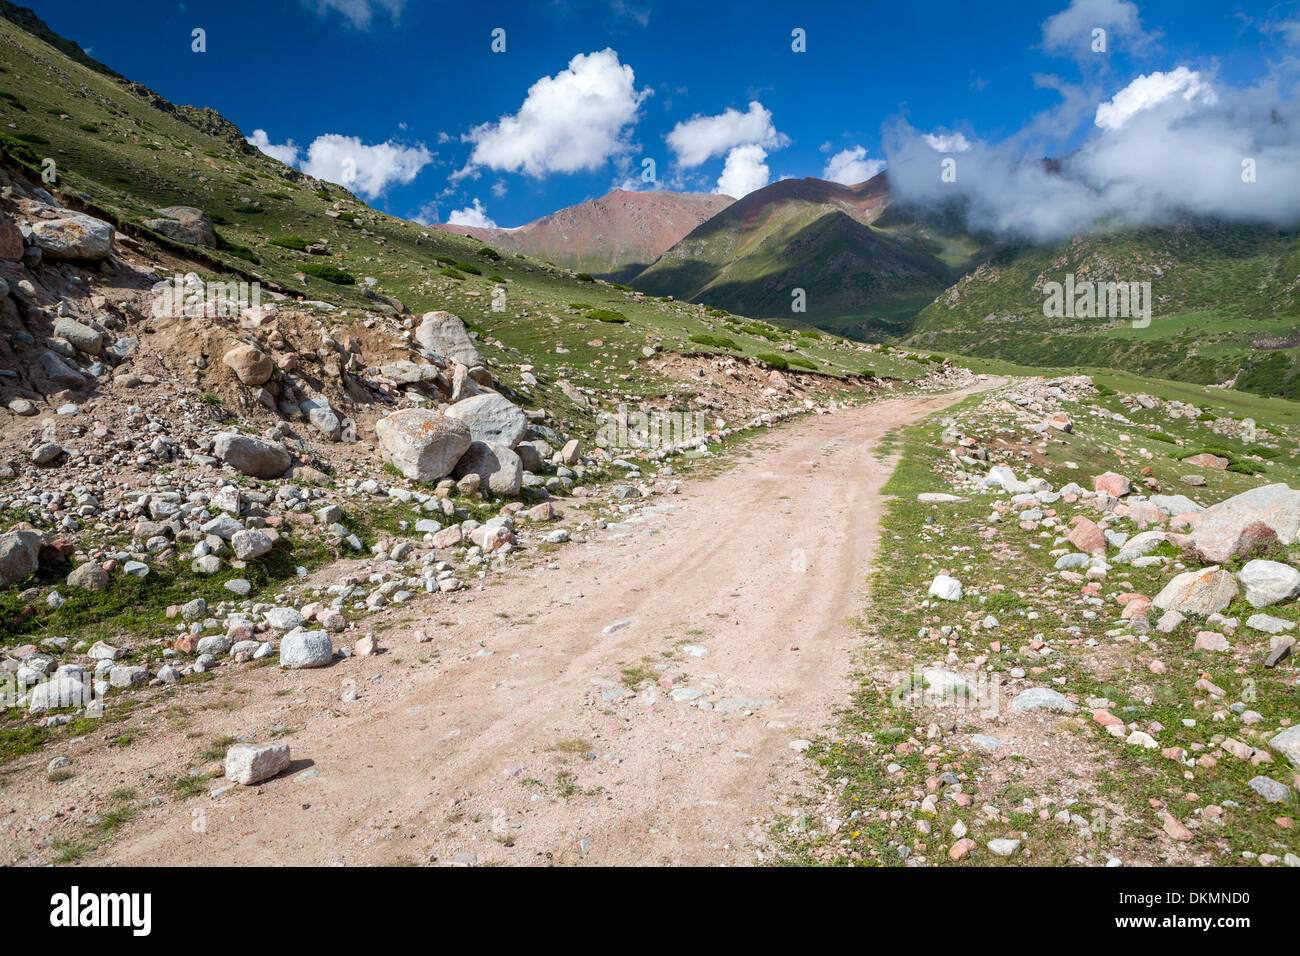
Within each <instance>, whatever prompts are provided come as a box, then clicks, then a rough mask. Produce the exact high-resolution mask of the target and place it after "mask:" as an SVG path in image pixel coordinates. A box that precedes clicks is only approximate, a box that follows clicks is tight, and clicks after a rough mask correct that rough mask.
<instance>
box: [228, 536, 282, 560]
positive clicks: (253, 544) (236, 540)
mask: <svg viewBox="0 0 1300 956" xmlns="http://www.w3.org/2000/svg"><path fill="white" fill-rule="evenodd" d="M274 546H275V542H274V541H272V540H271V536H270V535H269V534H267V533H266V532H265V531H258V530H257V529H255V528H246V529H244V530H243V531H237V532H235V534H234V535H233V536H232V537H231V539H230V547H231V548H232V549H233V550H234V552H235V557H236V558H238V559H239V560H241V561H250V560H252V559H253V558H260V557H261V556H262V555H264V554H267V553H268V552H270V550H271V549H272V548H273V547H274Z"/></svg>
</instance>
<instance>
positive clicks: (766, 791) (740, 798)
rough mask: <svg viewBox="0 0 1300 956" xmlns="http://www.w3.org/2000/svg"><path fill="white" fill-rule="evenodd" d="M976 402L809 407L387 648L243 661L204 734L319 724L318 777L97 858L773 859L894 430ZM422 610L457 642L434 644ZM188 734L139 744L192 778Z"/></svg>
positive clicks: (158, 823)
mask: <svg viewBox="0 0 1300 956" xmlns="http://www.w3.org/2000/svg"><path fill="white" fill-rule="evenodd" d="M983 387H991V386H983ZM966 394H969V391H968V392H959V393H953V394H948V395H933V396H923V397H907V398H894V399H887V400H882V401H880V402H877V403H874V404H871V405H867V406H863V407H860V408H853V409H843V410H840V411H838V412H836V413H835V414H831V415H825V416H819V417H804V418H802V419H799V420H798V421H796V422H795V423H793V424H791V425H787V426H784V427H782V428H779V429H777V430H775V431H773V432H772V433H771V434H770V435H766V436H764V437H763V438H762V439H759V440H757V442H756V443H755V444H754V445H752V446H750V447H751V448H752V449H753V455H752V457H751V458H749V459H748V460H742V461H739V462H737V463H735V464H734V466H732V467H730V468H729V469H728V470H727V471H726V472H725V473H723V474H721V475H719V476H717V477H713V478H708V479H702V480H699V481H695V482H688V483H687V484H686V485H685V487H684V490H683V493H682V494H680V495H676V496H666V497H663V498H658V499H652V500H651V502H650V504H651V505H652V506H656V505H673V506H676V507H675V510H671V511H663V512H644V513H643V514H644V515H645V517H644V518H643V519H642V520H640V521H638V522H636V523H634V524H633V525H632V530H630V531H607V532H604V533H602V534H599V535H596V536H593V537H592V540H591V541H590V542H588V543H586V544H573V545H569V546H567V547H566V548H565V549H564V550H563V551H562V552H560V553H559V554H558V555H557V556H556V559H555V563H554V566H555V567H556V568H557V570H548V569H546V568H545V567H542V566H540V565H539V566H536V567H533V568H529V569H520V570H518V571H515V572H509V573H507V575H506V576H505V577H504V578H503V579H502V583H500V584H497V585H494V586H491V587H489V588H487V589H486V590H485V591H483V592H474V597H473V600H471V601H463V602H461V603H458V604H449V603H448V602H446V600H445V599H443V600H442V601H439V600H438V599H436V598H435V599H432V600H428V601H418V602H416V603H414V604H412V605H409V606H407V607H405V608H403V609H401V614H402V616H403V617H418V618H421V620H419V621H417V622H415V623H410V624H408V625H405V626H399V627H395V628H393V629H391V630H387V631H384V632H382V643H383V646H384V647H385V649H386V653H384V654H382V655H380V656H378V657H374V658H354V659H352V660H349V661H343V662H339V663H336V664H335V665H334V666H332V667H330V668H327V669H324V670H319V671H295V672H282V671H280V670H279V669H278V668H265V669H260V670H254V671H249V672H247V673H245V674H243V675H239V677H238V680H239V681H240V682H241V685H246V686H249V687H251V689H252V691H253V692H252V693H251V694H248V695H246V698H245V700H246V701H247V702H246V703H245V705H244V706H242V707H241V709H240V710H239V711H237V712H234V713H231V712H217V713H213V712H204V713H203V714H201V715H200V716H199V717H198V718H197V720H198V723H197V724H196V726H194V727H192V728H190V732H191V733H193V732H195V731H201V732H203V733H205V734H231V735H236V734H249V733H256V734H257V737H258V739H267V736H268V733H269V729H270V727H272V726H274V725H284V726H292V727H295V728H297V731H296V733H295V734H294V735H293V736H291V737H289V738H287V739H289V741H290V744H291V748H292V751H293V754H294V757H295V758H296V763H295V767H294V768H293V771H295V772H292V774H291V775H289V774H287V775H284V776H282V777H280V778H277V779H275V780H272V781H267V782H266V783H264V784H263V785H261V786H260V787H257V788H236V789H234V790H232V791H230V792H228V793H226V794H225V795H223V796H221V797H219V798H215V799H213V798H211V797H208V796H203V797H198V798H195V799H192V800H189V801H185V802H177V801H167V802H165V803H164V804H162V805H161V806H159V807H155V808H150V809H148V810H147V811H145V812H143V813H142V814H141V815H140V817H139V818H138V819H137V820H136V821H135V822H133V823H132V824H130V825H129V826H128V827H126V828H125V829H124V830H123V831H122V834H121V837H120V839H119V840H118V841H117V842H116V844H115V845H113V846H112V847H106V848H104V849H103V850H102V851H100V852H99V853H97V854H95V857H94V858H93V862H100V863H103V862H108V861H114V862H121V863H143V864H163V865H168V864H172V865H195V864H200V865H201V864H218V863H220V864H235V865H238V864H277V863H297V864H332V863H342V864H349V865H350V864H367V863H388V862H398V861H401V862H413V863H425V862H429V861H430V860H432V859H436V860H437V861H439V862H457V861H459V862H471V861H473V862H478V863H486V862H503V863H512V864H530V863H540V864H546V863H564V864H665V863H672V864H748V863H753V862H757V861H759V860H760V859H762V852H763V850H764V848H765V845H766V834H765V826H766V821H768V820H770V818H771V816H772V815H773V814H775V813H777V812H780V810H781V809H782V806H783V804H782V800H783V799H784V798H785V797H786V796H788V795H789V794H791V793H794V792H796V791H798V790H799V789H800V788H801V787H802V785H803V783H804V776H803V774H804V771H803V768H802V761H801V758H800V756H799V754H798V753H797V752H796V751H795V750H794V749H792V748H791V743H792V742H793V741H795V740H796V739H798V738H800V737H803V736H812V735H814V734H816V733H818V732H819V731H821V730H822V729H823V728H824V727H825V726H826V725H827V723H828V722H829V721H830V719H831V715H832V711H833V709H834V708H835V707H836V706H838V705H841V704H843V703H844V701H845V700H846V699H847V695H848V694H849V693H850V691H851V686H850V674H851V668H852V665H851V654H852V651H853V649H854V647H855V646H856V642H857V637H856V635H855V634H854V633H853V632H852V630H851V628H850V627H849V626H848V625H847V623H846V620H847V619H848V618H850V617H852V616H853V615H855V614H857V613H859V611H860V610H861V609H862V606H863V602H864V591H865V575H866V572H867V570H868V568H869V565H870V562H871V559H872V557H873V555H874V553H875V547H876V536H877V533H878V529H877V521H878V517H879V514H880V510H881V507H882V504H883V502H884V499H883V497H882V496H881V494H880V489H881V487H882V486H883V484H884V482H885V480H886V479H887V478H888V476H889V473H890V471H891V470H892V468H893V464H894V463H893V461H892V460H888V459H882V458H881V457H879V456H878V454H877V445H878V443H879V442H880V440H881V439H882V438H883V437H884V436H885V435H886V433H888V432H889V431H890V430H892V429H894V428H896V427H898V426H901V425H907V424H910V423H912V422H914V421H916V420H918V419H920V418H922V417H924V416H926V415H930V414H933V413H935V412H938V411H940V410H942V409H943V408H945V407H947V406H949V405H951V404H953V403H955V402H956V401H958V400H960V398H962V397H963V396H964V395H966ZM795 549H803V550H804V551H805V553H806V570H805V571H803V572H802V573H800V572H798V571H796V570H794V569H793V566H792V552H793V551H794V550H795ZM503 615H504V617H503ZM447 619H451V620H454V622H455V626H454V627H438V626H436V622H437V621H439V620H447ZM625 621H626V622H630V623H628V624H626V625H625V626H623V627H620V628H616V629H613V630H611V632H610V633H608V634H606V633H604V631H605V630H606V629H607V628H610V626H611V625H617V624H620V623H622V622H625ZM420 626H423V627H425V629H426V630H428V631H429V632H430V633H432V634H433V637H434V641H433V643H429V644H420V643H417V642H416V638H415V636H414V631H415V629H416V628H417V627H420ZM687 644H689V645H693V646H695V647H699V648H703V649H705V650H706V651H707V655H705V656H692V654H691V653H690V652H689V651H687V650H683V645H687ZM792 648H797V649H792ZM434 649H436V650H437V651H438V652H439V654H438V657H437V658H436V659H433V660H427V658H429V657H430V656H431V655H432V652H433V650H434ZM420 658H425V659H426V661H421V660H420ZM645 659H648V661H649V663H646V661H645ZM655 663H659V664H665V665H667V666H666V669H665V670H664V671H663V672H662V676H663V678H664V679H661V680H660V682H659V684H657V685H654V686H649V687H644V688H642V689H641V690H639V691H636V692H634V691H629V690H628V689H627V688H626V687H625V686H624V684H623V683H622V682H621V679H620V678H621V671H622V670H624V669H626V668H634V667H637V666H644V667H646V668H647V672H648V673H651V674H654V675H655V676H660V672H659V671H658V670H655V669H654V668H653V664H655ZM376 676H377V677H378V679H377V680H376V679H372V678H375V677H376ZM674 677H675V678H676V683H675V684H670V683H669V680H668V679H669V678H674ZM347 680H351V681H355V686H356V687H357V688H358V691H359V698H358V699H357V700H355V701H352V702H342V701H340V699H339V692H340V688H341V686H342V684H343V682H344V681H347ZM674 690H677V691H681V690H687V691H688V692H689V693H694V692H697V691H698V692H701V694H702V696H701V697H700V698H698V699H697V700H693V701H676V700H672V699H670V693H671V692H672V691H674ZM679 696H680V695H679ZM701 700H704V701H708V702H709V703H708V706H709V707H710V708H711V709H702V708H701V707H700V706H699V702H700V701H701ZM178 737H179V734H173V735H172V736H171V738H170V740H169V739H168V738H166V737H165V736H160V737H159V738H157V739H146V740H139V741H137V743H136V744H134V745H133V746H132V748H131V751H132V753H131V759H132V762H133V763H134V764H135V765H137V766H151V767H152V772H153V773H155V775H156V776H164V777H165V776H167V775H168V768H173V769H171V770H170V774H172V775H174V773H175V772H176V770H175V769H174V768H175V765H176V760H177V758H176V750H177V739H178ZM87 759H90V758H89V757H88V758H87ZM105 759H106V760H111V759H112V757H107V758H105ZM303 770H310V771H311V772H310V773H306V774H303V772H302V771H303ZM217 783H218V784H219V783H220V781H217ZM196 810H201V811H202V814H201V816H202V819H203V825H202V827H196V826H194V820H195V819H196V816H198V815H197V814H196V813H195V811H196ZM196 830H197V831H199V832H196ZM87 862H92V860H90V859H88V861H87Z"/></svg>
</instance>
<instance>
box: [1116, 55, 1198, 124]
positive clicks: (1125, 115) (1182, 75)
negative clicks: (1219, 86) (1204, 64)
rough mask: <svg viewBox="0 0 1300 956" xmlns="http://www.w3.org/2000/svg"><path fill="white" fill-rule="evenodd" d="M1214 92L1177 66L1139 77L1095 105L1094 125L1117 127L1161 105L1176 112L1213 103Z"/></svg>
mask: <svg viewBox="0 0 1300 956" xmlns="http://www.w3.org/2000/svg"><path fill="white" fill-rule="evenodd" d="M1218 101H1219V97H1218V94H1216V93H1215V92H1214V87H1212V86H1211V85H1210V84H1209V83H1208V82H1206V81H1205V79H1204V78H1203V77H1202V76H1201V74H1200V73H1198V72H1197V71H1195V70H1189V69H1188V68H1187V67H1185V66H1180V67H1178V68H1177V69H1176V70H1171V71H1169V72H1168V73H1159V72H1156V73H1151V74H1150V75H1146V74H1144V75H1142V76H1139V77H1138V78H1137V79H1136V80H1134V81H1133V82H1132V83H1130V84H1129V85H1128V86H1126V87H1124V89H1122V90H1120V91H1119V92H1118V93H1116V94H1115V96H1114V97H1113V98H1111V99H1110V100H1109V101H1107V102H1105V103H1102V104H1101V105H1099V106H1098V107H1097V117H1096V120H1095V122H1096V124H1097V125H1098V126H1100V127H1101V128H1102V129H1112V130H1115V129H1119V128H1120V127H1121V126H1123V125H1124V124H1125V123H1127V122H1128V121H1129V120H1130V119H1132V118H1133V117H1134V115H1136V114H1137V113H1140V112H1142V111H1143V110H1149V109H1153V108H1155V107H1157V106H1162V105H1164V104H1173V105H1174V106H1176V107H1178V108H1179V111H1180V112H1186V111H1187V108H1188V107H1193V106H1197V105H1204V106H1213V105H1214V104H1215V103H1217V102H1218Z"/></svg>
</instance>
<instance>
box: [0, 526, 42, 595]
mask: <svg viewBox="0 0 1300 956" xmlns="http://www.w3.org/2000/svg"><path fill="white" fill-rule="evenodd" d="M40 555H41V536H40V535H39V534H37V533H36V532H34V531H10V532H7V533H5V534H0V585H5V584H13V583H14V582H16V581H21V580H22V579H23V578H25V577H28V576H29V575H32V574H35V573H36V569H37V568H39V567H40Z"/></svg>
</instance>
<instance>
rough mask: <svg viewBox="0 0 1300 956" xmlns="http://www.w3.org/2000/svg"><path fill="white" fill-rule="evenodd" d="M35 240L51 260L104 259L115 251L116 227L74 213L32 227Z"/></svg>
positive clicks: (46, 220) (34, 224) (45, 220)
mask: <svg viewBox="0 0 1300 956" xmlns="http://www.w3.org/2000/svg"><path fill="white" fill-rule="evenodd" d="M32 238H33V239H34V240H35V241H36V244H37V245H38V246H40V247H41V251H42V252H43V253H44V255H45V257H46V258H49V259H102V258H104V256H106V255H108V254H109V253H110V252H111V251H112V250H113V226H112V224H111V223H107V222H104V221H103V220H102V219H95V218H94V217H92V216H85V215H82V214H81V213H72V214H71V215H68V216H65V217H64V218H61V219H44V220H41V221H40V222H36V223H33V224H32Z"/></svg>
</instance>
